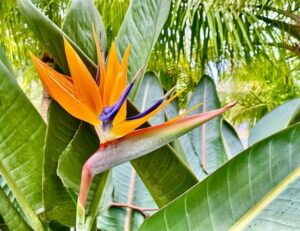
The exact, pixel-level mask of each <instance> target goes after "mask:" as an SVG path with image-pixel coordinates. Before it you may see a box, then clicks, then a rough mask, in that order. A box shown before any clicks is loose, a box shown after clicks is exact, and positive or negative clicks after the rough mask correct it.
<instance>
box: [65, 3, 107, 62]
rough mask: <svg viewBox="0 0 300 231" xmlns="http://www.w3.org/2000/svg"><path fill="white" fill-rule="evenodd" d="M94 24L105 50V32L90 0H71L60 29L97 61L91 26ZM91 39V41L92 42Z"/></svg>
mask: <svg viewBox="0 0 300 231" xmlns="http://www.w3.org/2000/svg"><path fill="white" fill-rule="evenodd" d="M93 26H94V28H95V31H96V34H97V36H98V38H100V39H101V40H100V44H101V47H102V51H104V52H105V51H106V45H107V44H106V43H107V41H106V33H105V29H104V26H103V23H102V19H101V16H100V14H99V12H98V10H97V8H96V7H95V5H94V3H93V1H92V0H73V1H72V2H71V5H70V6H69V9H68V11H67V15H66V17H65V19H64V22H63V25H62V30H63V31H64V32H65V33H66V34H67V35H68V36H69V37H70V38H71V39H72V40H73V41H74V42H75V43H76V45H77V46H78V47H80V48H81V49H82V51H83V52H84V53H85V54H86V55H87V56H88V57H90V58H91V60H93V61H94V63H97V52H96V49H95V43H94V37H93V31H92V27H93ZM92 41H93V42H92Z"/></svg>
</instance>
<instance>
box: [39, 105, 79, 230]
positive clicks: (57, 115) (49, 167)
mask: <svg viewBox="0 0 300 231" xmlns="http://www.w3.org/2000/svg"><path fill="white" fill-rule="evenodd" d="M78 127H79V121H78V120H77V119H75V118H74V117H72V116H70V115H69V114H68V113H67V112H66V111H65V110H64V109H62V108H61V107H60V106H59V105H58V104H57V103H56V102H55V101H52V102H51V103H50V105H49V109H48V127H47V136H46V141H45V142H46V144H45V150H44V164H43V201H44V207H45V216H46V218H47V219H48V220H52V219H54V220H57V221H59V222H61V223H63V224H66V225H75V215H76V214H75V213H76V207H75V204H74V202H73V201H72V200H71V198H70V196H69V194H68V192H67V191H66V190H65V188H64V186H63V184H62V182H61V180H60V179H59V177H58V176H57V173H56V170H57V162H58V159H59V157H60V155H61V153H62V152H63V151H64V150H65V148H66V146H67V145H68V144H69V142H70V141H71V140H72V139H73V136H74V134H75V132H76V130H77V129H78Z"/></svg>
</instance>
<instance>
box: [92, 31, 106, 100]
mask: <svg viewBox="0 0 300 231" xmlns="http://www.w3.org/2000/svg"><path fill="white" fill-rule="evenodd" d="M93 36H94V40H95V44H96V49H97V58H98V70H97V76H96V83H97V84H98V85H99V92H100V95H101V96H103V95H104V82H105V79H106V73H105V65H104V60H103V56H102V52H101V48H100V44H99V41H98V39H97V35H96V31H95V28H94V27H93ZM100 79H101V81H100ZM102 105H104V103H103V97H102Z"/></svg>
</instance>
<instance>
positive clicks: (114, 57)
mask: <svg viewBox="0 0 300 231" xmlns="http://www.w3.org/2000/svg"><path fill="white" fill-rule="evenodd" d="M119 71H120V63H119V60H118V54H117V49H116V46H115V43H114V42H113V43H112V45H111V48H110V51H109V55H108V61H107V66H106V76H105V81H104V92H103V97H104V105H105V106H110V105H112V104H113V103H115V102H116V100H117V99H116V98H114V97H113V95H112V94H111V93H112V92H113V91H114V89H115V87H116V78H117V77H118V74H119Z"/></svg>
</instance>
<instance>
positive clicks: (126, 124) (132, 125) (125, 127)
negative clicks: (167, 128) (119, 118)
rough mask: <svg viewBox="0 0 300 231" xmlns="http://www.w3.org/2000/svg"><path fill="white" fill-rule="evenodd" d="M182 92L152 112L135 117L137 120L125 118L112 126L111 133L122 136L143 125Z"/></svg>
mask: <svg viewBox="0 0 300 231" xmlns="http://www.w3.org/2000/svg"><path fill="white" fill-rule="evenodd" d="M180 93H181V92H178V93H177V94H175V95H174V96H172V97H171V98H169V99H168V100H166V101H165V102H164V103H162V104H161V105H160V106H159V107H158V108H156V109H155V110H153V111H152V112H150V113H149V114H148V115H146V116H144V117H142V118H139V119H135V120H127V121H126V120H125V121H123V122H121V123H119V124H116V125H115V126H113V127H112V129H111V133H112V134H113V135H114V136H116V138H118V137H122V136H125V135H127V134H128V133H130V132H132V131H133V130H134V129H136V128H138V127H139V126H141V125H142V124H143V123H145V122H146V121H147V120H149V119H150V118H151V117H153V116H154V115H155V114H157V113H158V112H159V111H161V110H162V109H163V108H164V107H166V106H167V105H168V104H169V103H170V102H171V101H172V100H173V99H175V98H176V97H177V96H178V95H179V94H180Z"/></svg>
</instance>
